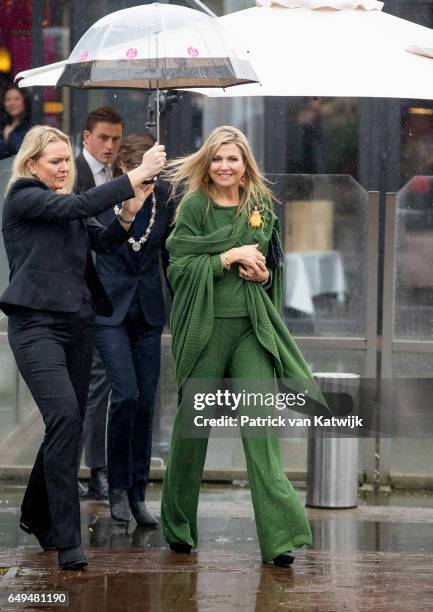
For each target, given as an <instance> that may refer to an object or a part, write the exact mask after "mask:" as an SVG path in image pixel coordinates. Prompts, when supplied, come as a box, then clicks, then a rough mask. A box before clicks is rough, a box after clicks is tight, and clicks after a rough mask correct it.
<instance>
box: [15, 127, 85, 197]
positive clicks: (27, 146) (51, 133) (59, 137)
mask: <svg viewBox="0 0 433 612" xmlns="http://www.w3.org/2000/svg"><path fill="white" fill-rule="evenodd" d="M57 141H61V142H64V143H65V144H66V145H67V147H68V150H69V156H70V161H69V172H68V177H67V179H66V183H65V186H64V188H63V189H62V190H61V191H60V193H71V192H72V191H73V188H74V183H75V174H76V170H75V163H74V156H73V153H72V147H71V143H70V141H69V138H68V137H67V136H66V134H64V133H63V132H61V131H60V130H58V129H57V128H54V127H50V126H48V125H36V126H35V127H33V128H32V129H31V130H29V131H28V132H27V134H26V135H25V136H24V140H23V142H22V144H21V147H20V148H19V151H18V153H17V154H16V156H15V159H14V161H13V163H12V176H11V178H10V180H9V182H8V184H7V187H6V191H7V190H8V189H9V188H10V186H11V185H12V184H13V183H15V181H16V180H17V179H19V178H31V179H34V178H35V177H34V176H33V174H32V173H31V172H30V170H29V169H28V167H27V162H28V161H29V160H30V159H33V160H35V161H36V160H37V159H39V158H40V157H41V156H42V154H43V152H44V150H45V147H46V146H47V145H48V144H49V143H50V142H57Z"/></svg>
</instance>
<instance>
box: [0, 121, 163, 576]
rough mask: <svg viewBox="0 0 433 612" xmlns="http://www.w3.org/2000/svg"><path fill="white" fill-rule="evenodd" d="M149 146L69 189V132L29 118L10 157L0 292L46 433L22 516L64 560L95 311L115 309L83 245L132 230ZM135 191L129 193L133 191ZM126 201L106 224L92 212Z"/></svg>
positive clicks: (78, 560)
mask: <svg viewBox="0 0 433 612" xmlns="http://www.w3.org/2000/svg"><path fill="white" fill-rule="evenodd" d="M164 161H165V153H164V147H161V146H155V147H153V148H152V150H150V151H148V152H147V153H146V155H145V156H144V157H143V158H142V163H141V164H140V165H139V166H138V167H137V168H135V169H134V170H132V171H131V172H129V173H128V175H127V176H122V177H119V178H118V179H116V180H115V181H111V182H110V183H107V184H105V185H101V186H100V187H95V188H94V189H91V190H89V191H88V192H86V193H82V194H80V195H75V194H71V191H72V188H73V184H74V177H75V166H74V162H73V157H72V151H71V146H70V143H69V139H68V137H67V136H66V135H65V134H63V133H62V132H60V131H59V130H57V129H55V128H51V127H45V126H37V127H35V128H33V129H31V130H30V131H29V132H28V133H27V135H26V136H25V138H24V141H23V143H22V146H21V148H20V150H19V151H18V154H17V156H16V157H15V160H14V164H13V169H12V178H11V180H10V183H9V190H8V193H7V195H6V199H5V202H4V208H3V227H2V231H3V238H4V242H5V247H6V254H7V258H8V262H9V268H10V276H9V285H8V287H7V288H6V290H5V291H4V293H3V295H2V296H1V297H0V308H1V309H2V310H3V312H5V314H7V315H8V317H9V321H8V337H9V343H10V346H11V348H12V351H13V354H14V357H15V360H16V362H17V365H18V369H19V371H20V373H21V375H22V376H23V378H24V380H25V382H26V383H27V385H28V387H29V389H30V391H31V393H32V395H33V397H34V399H35V401H36V404H37V406H38V408H39V410H40V411H41V413H42V417H43V419H44V423H45V436H44V440H43V442H42V445H41V447H40V449H39V452H38V455H37V457H36V461H35V465H34V467H33V470H32V473H31V475H30V480H29V483H28V486H27V489H26V492H25V495H24V500H23V503H22V506H21V512H22V514H21V523H20V526H21V528H22V529H24V531H26V532H28V533H33V534H34V535H35V536H36V537H37V539H38V541H39V543H40V544H41V546H42V547H43V548H44V549H45V550H50V549H58V551H59V564H60V566H61V567H62V568H64V569H80V568H82V567H85V566H86V565H87V560H86V558H85V556H84V554H83V552H82V550H81V535H80V508H79V500H78V490H77V461H78V446H79V440H80V436H81V429H82V423H83V417H84V411H85V406H86V400H87V392H88V383H89V375H90V364H91V358H92V351H93V324H94V316H95V313H96V314H98V315H102V316H111V315H112V312H113V309H112V306H111V304H110V301H109V299H108V297H107V294H106V292H105V290H104V288H103V286H102V284H101V282H100V281H99V279H98V276H97V274H96V272H95V269H94V266H93V261H92V257H91V251H90V249H94V250H95V251H97V252H99V253H104V254H105V255H108V254H109V253H112V252H114V251H115V250H116V248H118V247H120V246H121V245H122V244H123V243H124V242H125V241H126V240H127V239H128V238H129V236H130V235H131V233H132V231H133V220H134V215H135V213H136V212H138V211H139V210H140V208H141V206H142V201H143V198H144V197H145V196H146V195H147V193H148V191H149V190H151V189H152V187H147V186H143V181H145V180H147V179H150V178H151V177H153V176H154V175H155V174H157V173H158V172H159V171H160V170H161V169H162V167H163V165H164ZM134 196H136V198H135V197H134ZM122 202H125V204H124V205H123V206H122V208H121V211H120V213H119V215H118V218H117V220H115V221H114V222H113V223H111V224H110V225H109V226H108V227H107V228H104V227H103V226H101V224H100V223H98V222H97V221H96V220H94V219H89V217H91V216H92V215H95V214H98V213H101V212H102V211H104V210H106V209H107V208H111V207H112V206H113V205H115V204H116V203H117V204H120V203H122Z"/></svg>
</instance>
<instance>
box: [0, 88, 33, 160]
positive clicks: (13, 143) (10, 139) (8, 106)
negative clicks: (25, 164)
mask: <svg viewBox="0 0 433 612" xmlns="http://www.w3.org/2000/svg"><path fill="white" fill-rule="evenodd" d="M1 111H2V112H1V115H2V117H1V119H0V159H6V158H7V157H11V156H12V155H16V153H17V151H18V149H19V148H20V146H21V143H22V141H23V138H24V136H25V135H26V134H27V132H28V131H29V129H30V128H31V127H32V120H31V111H30V101H29V98H28V96H27V95H26V94H25V93H24V92H23V91H22V90H21V89H19V88H18V87H17V86H16V85H11V86H10V87H8V88H7V89H6V90H5V91H4V93H3V95H2V100H1Z"/></svg>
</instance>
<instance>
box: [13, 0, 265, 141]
mask: <svg viewBox="0 0 433 612" xmlns="http://www.w3.org/2000/svg"><path fill="white" fill-rule="evenodd" d="M235 40H236V37H235V36H233V35H232V34H228V32H227V31H226V29H225V27H224V26H223V25H222V24H221V23H219V22H218V21H217V20H216V19H214V18H212V17H210V16H208V15H206V14H205V13H202V12H200V11H196V10H194V9H190V8H186V7H182V6H177V5H173V4H158V3H155V4H148V5H142V6H135V7H132V8H129V9H124V10H121V11H116V12H115V13H110V14H109V15H106V16H105V17H103V18H102V19H100V20H99V21H97V22H96V23H95V24H94V25H93V26H92V27H91V28H89V30H87V32H86V33H85V34H84V35H83V37H82V38H81V39H80V40H79V42H78V43H77V45H76V46H75V48H74V49H73V51H72V53H71V55H70V56H69V58H68V59H67V60H66V63H65V65H64V66H59V65H56V66H55V67H54V70H53V68H52V67H50V66H47V67H46V68H47V71H46V76H47V82H44V74H45V73H44V71H43V68H37V69H35V70H28V71H26V72H25V73H20V74H19V75H17V77H16V78H19V77H24V82H22V83H20V86H26V85H27V83H26V81H27V82H29V84H32V85H44V84H47V85H48V84H50V85H52V84H54V83H53V80H56V83H55V84H56V85H57V86H59V87H61V86H64V85H67V86H71V87H79V88H82V89H94V88H107V87H108V88H116V89H117V88H131V89H132V88H133V89H136V88H140V89H148V90H156V92H157V96H156V100H157V113H156V115H157V140H158V141H159V90H160V89H185V88H190V87H200V88H201V87H205V88H207V87H218V88H224V89H225V88H226V87H231V86H234V85H243V84H247V83H256V82H258V78H257V76H256V74H255V72H254V70H253V69H252V67H251V65H250V64H249V62H248V60H247V59H246V56H242V54H241V53H239V52H238V51H236V45H235ZM60 68H62V70H61V72H60ZM37 71H39V72H38V73H37ZM59 74H60V77H59Z"/></svg>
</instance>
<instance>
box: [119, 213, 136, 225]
mask: <svg viewBox="0 0 433 612" xmlns="http://www.w3.org/2000/svg"><path fill="white" fill-rule="evenodd" d="M117 217H118V218H119V219H120V220H121V221H122V223H126V225H131V223H134V219H135V215H134V216H133V217H132V219H131V220H130V221H129V220H128V221H127V220H126V219H124V218H123V217H122V215H121V214H120V212H119V213H118V215H117Z"/></svg>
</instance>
